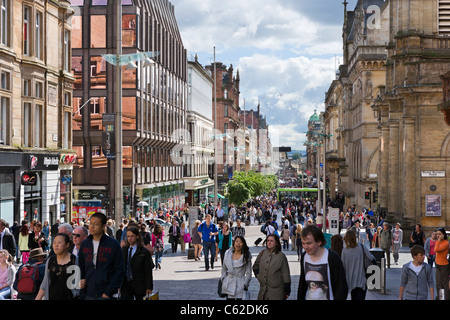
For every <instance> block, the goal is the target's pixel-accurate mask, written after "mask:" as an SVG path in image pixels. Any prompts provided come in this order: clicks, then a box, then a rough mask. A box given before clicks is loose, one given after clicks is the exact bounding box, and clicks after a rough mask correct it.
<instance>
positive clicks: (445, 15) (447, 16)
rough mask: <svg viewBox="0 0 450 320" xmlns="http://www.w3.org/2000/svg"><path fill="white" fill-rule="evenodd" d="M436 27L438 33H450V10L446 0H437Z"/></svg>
mask: <svg viewBox="0 0 450 320" xmlns="http://www.w3.org/2000/svg"><path fill="white" fill-rule="evenodd" d="M438 2H439V4H438V19H439V21H438V23H439V25H438V28H439V34H440V35H449V34H450V11H449V3H448V1H447V0H438Z"/></svg>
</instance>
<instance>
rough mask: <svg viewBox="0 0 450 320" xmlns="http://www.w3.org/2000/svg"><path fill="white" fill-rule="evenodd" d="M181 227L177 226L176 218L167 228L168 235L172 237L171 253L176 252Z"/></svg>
mask: <svg viewBox="0 0 450 320" xmlns="http://www.w3.org/2000/svg"><path fill="white" fill-rule="evenodd" d="M180 233H181V229H180V227H179V226H178V222H177V220H175V219H174V220H173V221H172V225H171V226H170V228H169V237H171V238H172V253H175V252H177V247H178V242H180Z"/></svg>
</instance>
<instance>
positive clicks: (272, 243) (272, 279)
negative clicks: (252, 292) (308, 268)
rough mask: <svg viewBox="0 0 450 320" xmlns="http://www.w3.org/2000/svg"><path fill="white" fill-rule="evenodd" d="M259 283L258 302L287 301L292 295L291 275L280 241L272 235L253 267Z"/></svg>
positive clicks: (268, 237)
mask: <svg viewBox="0 0 450 320" xmlns="http://www.w3.org/2000/svg"><path fill="white" fill-rule="evenodd" d="M253 272H254V273H255V276H256V278H257V279H258V282H259V286H260V288H259V293H258V300H286V299H287V298H288V297H289V295H290V294H291V273H290V270H289V264H288V261H287V258H286V256H285V254H284V253H283V252H282V251H281V243H280V239H279V238H278V237H277V236H276V235H274V234H271V235H269V236H267V239H266V249H264V250H263V251H261V252H260V254H259V255H258V257H257V258H256V261H255V264H254V265H253Z"/></svg>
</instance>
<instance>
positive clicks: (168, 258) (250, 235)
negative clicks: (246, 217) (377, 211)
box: [153, 225, 411, 300]
mask: <svg viewBox="0 0 450 320" xmlns="http://www.w3.org/2000/svg"><path fill="white" fill-rule="evenodd" d="M245 228H246V236H245V238H246V240H247V244H248V246H249V247H250V252H251V254H252V258H253V259H252V261H253V262H254V261H255V259H256V257H257V255H258V254H259V252H261V251H262V250H263V249H264V247H263V246H262V245H261V244H260V245H258V246H255V244H254V242H255V240H256V239H257V238H259V237H261V236H263V235H262V234H261V232H260V226H257V225H254V226H246V227H245ZM166 234H168V233H167V232H166ZM361 236H362V238H365V232H362V234H361ZM165 244H166V246H165V254H164V256H163V258H162V264H161V269H158V270H154V272H153V279H154V290H156V291H158V292H159V299H160V300H225V299H222V298H219V296H218V295H217V284H218V280H219V278H220V276H221V261H220V254H219V255H218V260H217V261H216V262H215V264H214V269H210V270H209V271H205V263H204V260H203V258H202V260H200V261H194V259H188V254H187V248H186V252H185V253H182V252H181V250H180V246H178V252H176V253H171V247H170V246H171V245H170V244H168V239H167V238H166V239H165ZM364 245H366V246H368V244H367V243H365V244H364ZM283 252H284V253H285V255H286V256H287V259H288V261H289V268H290V272H291V292H292V294H291V296H290V297H289V298H288V300H296V299H297V288H298V282H299V276H300V262H299V261H298V257H297V251H294V250H292V249H291V247H289V250H285V251H283ZM409 261H411V255H410V253H409V248H408V247H407V246H404V247H402V248H401V250H400V257H399V261H398V265H395V264H393V263H392V262H393V257H392V255H391V268H389V269H386V287H385V290H384V292H382V291H381V290H368V291H367V294H366V300H398V295H399V286H400V278H401V268H402V266H403V264H405V263H407V262H409ZM249 292H250V297H251V300H256V299H257V296H258V292H259V283H258V281H257V279H256V278H255V277H254V276H253V277H252V280H251V282H250V286H249ZM348 300H350V298H349V299H348Z"/></svg>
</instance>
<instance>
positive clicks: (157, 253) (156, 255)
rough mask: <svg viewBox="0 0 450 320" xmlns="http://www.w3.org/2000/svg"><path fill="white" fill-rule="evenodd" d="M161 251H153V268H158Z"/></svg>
mask: <svg viewBox="0 0 450 320" xmlns="http://www.w3.org/2000/svg"><path fill="white" fill-rule="evenodd" d="M163 252H164V251H163V250H162V251H156V250H155V251H154V253H155V268H158V264H160V263H161V260H162V256H163Z"/></svg>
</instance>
